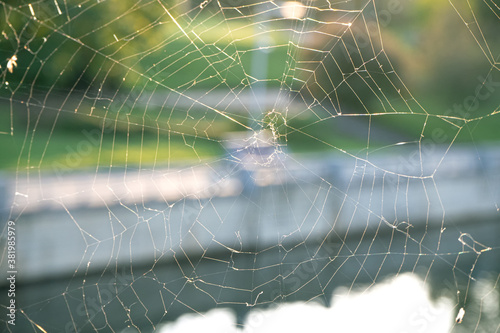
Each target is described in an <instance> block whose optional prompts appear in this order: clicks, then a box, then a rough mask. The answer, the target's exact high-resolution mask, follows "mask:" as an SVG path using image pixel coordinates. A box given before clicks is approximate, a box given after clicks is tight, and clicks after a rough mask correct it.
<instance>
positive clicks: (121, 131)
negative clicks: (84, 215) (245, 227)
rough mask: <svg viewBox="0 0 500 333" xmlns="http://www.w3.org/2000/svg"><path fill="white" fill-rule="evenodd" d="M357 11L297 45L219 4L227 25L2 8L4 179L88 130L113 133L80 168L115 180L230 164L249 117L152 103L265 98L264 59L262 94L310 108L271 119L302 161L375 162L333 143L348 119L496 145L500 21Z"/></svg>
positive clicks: (160, 5) (91, 10) (185, 18)
mask: <svg viewBox="0 0 500 333" xmlns="http://www.w3.org/2000/svg"><path fill="white" fill-rule="evenodd" d="M361 3H362V2H361V1H355V2H350V3H349V4H343V5H339V6H343V7H342V8H345V9H348V11H345V12H344V11H328V10H325V11H323V10H319V11H310V12H309V13H308V15H309V17H308V20H307V21H304V27H306V28H305V29H303V30H301V29H299V28H298V27H300V24H301V23H300V22H299V21H296V22H295V21H285V20H278V19H270V20H269V22H267V23H259V24H254V23H255V19H254V18H253V16H252V15H253V14H254V11H255V10H256V9H255V8H254V7H252V6H249V7H241V8H236V7H234V8H233V7H231V4H230V3H229V2H228V3H225V2H221V4H222V5H223V6H227V7H225V8H224V9H223V10H221V9H220V8H219V7H218V5H217V3H215V2H213V3H209V4H208V5H207V6H206V7H205V8H201V7H200V4H199V3H198V2H194V1H193V2H186V1H175V0H168V1H161V2H159V1H132V0H107V1H75V0H68V1H65V2H54V1H38V2H34V3H30V2H27V1H22V2H18V1H4V2H0V12H1V14H2V17H3V19H2V20H0V29H1V36H0V65H1V66H2V68H1V73H2V79H1V80H2V82H1V84H2V89H0V99H1V102H2V103H1V105H0V107H1V109H0V116H1V117H2V118H1V119H2V125H1V128H0V131H1V132H4V133H8V134H10V133H11V131H12V130H15V131H14V136H13V137H9V138H7V139H6V140H4V139H5V138H4V135H2V142H3V143H6V145H7V146H8V148H7V149H8V150H9V154H8V155H9V156H13V157H14V158H13V159H11V160H9V161H7V160H6V161H4V162H2V163H4V164H3V166H2V167H7V166H8V167H33V166H35V167H43V165H45V164H47V163H48V164H50V163H52V161H61V159H64V158H66V157H67V153H65V151H66V150H67V149H66V148H65V147H66V146H67V145H70V146H71V145H76V144H77V143H78V142H81V140H82V136H81V135H82V134H81V133H82V130H84V129H86V130H93V129H96V130H102V129H103V127H104V126H105V125H106V124H110V123H111V124H113V131H112V132H110V133H108V134H106V135H103V139H102V140H103V141H102V146H101V149H100V150H99V153H98V154H97V153H96V154H94V155H93V156H94V157H93V158H94V160H92V158H91V157H88V161H87V162H82V164H81V165H80V166H84V165H92V164H93V163H94V164H95V163H97V162H96V156H97V157H98V158H99V161H100V162H99V163H103V164H104V165H107V164H113V163H125V161H129V162H130V161H132V160H134V163H138V162H140V161H143V160H144V161H149V162H152V161H170V160H173V159H175V158H181V159H184V158H204V157H210V156H215V155H217V154H220V153H221V152H222V148H221V145H220V143H221V142H222V140H223V137H224V133H226V132H228V131H237V130H243V129H244V127H242V126H240V124H239V123H243V124H247V123H248V122H249V116H248V115H247V116H245V115H244V112H242V113H241V114H238V115H235V114H231V115H230V117H229V118H231V117H232V119H233V120H234V121H231V120H230V119H229V118H228V117H224V116H223V115H221V114H219V113H217V112H214V111H213V110H210V109H209V108H206V107H203V106H200V105H199V104H197V103H193V106H192V107H191V108H187V107H185V106H184V107H179V106H175V107H173V106H172V105H161V104H162V103H157V102H152V101H151V100H148V98H149V97H150V96H153V95H154V94H158V93H160V94H164V99H165V100H166V99H170V100H172V99H174V100H175V96H178V95H184V94H188V93H189V92H191V91H205V92H207V94H209V93H210V92H211V91H213V90H217V89H219V88H225V89H231V90H232V91H233V92H235V93H236V94H237V93H238V92H239V91H241V90H242V89H244V88H246V87H248V86H251V85H253V84H255V79H254V78H253V77H252V73H253V71H254V70H255V69H254V68H252V66H255V64H254V63H253V62H252V61H253V60H254V58H255V57H254V55H255V52H267V55H268V56H267V58H268V60H269V64H268V66H267V67H268V68H267V77H268V80H266V86H268V87H273V88H278V87H283V88H285V89H291V90H292V93H295V94H296V95H297V96H300V99H303V100H304V101H305V102H306V103H307V104H309V105H311V107H310V109H309V110H307V112H302V113H301V114H299V115H293V114H291V115H287V113H286V112H284V110H274V111H273V112H270V113H268V115H267V116H264V117H263V120H262V124H263V127H266V128H269V129H271V130H272V131H274V132H275V134H276V135H277V136H278V138H279V141H280V142H282V143H284V144H286V145H288V146H289V147H290V148H291V149H292V150H295V151H304V150H305V151H310V150H314V149H331V148H340V149H344V150H357V149H362V148H363V147H364V146H366V138H359V137H358V136H356V134H352V135H348V134H349V133H347V134H346V133H345V131H344V132H342V131H338V130H336V128H337V129H338V128H339V126H340V125H338V124H339V122H338V119H336V118H335V116H336V115H338V114H365V115H373V114H385V115H384V116H380V117H373V118H371V119H373V122H372V124H373V125H374V126H379V127H380V128H385V129H387V131H390V132H393V133H396V134H401V136H404V137H406V138H408V140H419V138H420V136H421V135H422V134H423V132H425V133H424V134H427V133H432V130H433V129H435V128H440V129H443V130H444V131H445V132H446V133H447V136H448V138H449V139H450V140H452V141H453V142H469V141H491V140H500V137H499V134H498V131H496V128H497V127H498V126H499V125H500V120H499V119H498V118H499V117H498V115H497V114H496V113H495V112H496V111H498V107H499V100H498V98H497V96H499V94H498V91H496V90H495V89H497V90H498V89H499V87H498V84H497V83H498V82H500V76H499V71H498V60H499V59H498V54H500V43H499V42H498V27H499V24H500V22H499V12H498V10H497V9H496V8H495V7H491V6H490V7H489V6H487V4H486V3H485V2H472V3H470V4H462V3H460V4H458V3H453V4H452V3H449V2H435V1H431V0H422V1H410V0H381V1H377V4H376V7H375V6H374V4H373V2H366V4H367V5H366V6H363V11H362V12H359V11H356V10H353V9H356V8H357V9H359V8H361V7H360V6H361ZM58 6H60V7H58ZM321 6H322V5H321V4H320V3H319V2H318V7H317V8H319V9H322V7H321ZM235 8H236V9H237V10H236V9H235ZM325 8H326V7H325ZM339 8H340V7H339ZM323 9H324V8H323ZM32 12H33V13H34V14H35V17H36V18H35V17H33V13H32ZM324 22H334V23H335V24H324ZM350 23H352V24H350ZM291 29H295V31H296V32H295V34H294V35H293V36H292V34H291V32H290V31H291ZM297 31H301V32H300V34H297ZM299 35H300V36H299ZM297 36H299V37H300V38H298V37H297ZM297 38H298V39H297ZM297 45H299V46H300V47H297ZM259 47H262V49H259ZM13 55H16V57H17V67H16V68H14V69H13V72H12V73H10V72H9V71H8V70H7V69H6V68H7V62H8V59H11V57H12V56H13ZM485 82H486V84H485ZM488 82H489V83H488ZM469 96H472V97H471V98H474V97H476V102H477V103H476V104H477V105H475V104H471V100H470V99H469V101H468V102H467V98H468V97H469ZM478 96H486V97H485V98H480V99H479V98H478ZM467 103H469V104H468V105H467ZM456 105H462V107H461V108H460V107H456ZM317 106H321V107H320V108H319V109H321V110H319V109H318V110H317V109H316V107H317ZM467 106H469V109H468V110H467ZM470 106H473V107H470ZM472 109H473V110H472ZM268 111H271V110H268ZM398 113H402V114H403V115H404V116H398V115H397V114H398ZM411 113H413V114H416V115H413V116H412V115H410V114H411ZM391 114H394V115H393V116H392V115H391ZM428 115H430V116H428ZM11 123H12V126H11ZM423 129H425V131H423ZM65 138H66V139H65ZM165 138H167V139H165ZM160 143H161V144H160ZM370 145H371V146H373V147H374V148H376V147H378V143H377V142H376V141H371V142H370ZM16 147H17V148H16ZM11 150H12V152H10V151H11ZM174 150H175V153H172V152H173V151H174ZM121 152H128V154H126V153H123V154H122V153H121ZM166 152H170V153H166ZM120 156H122V157H120ZM125 156H127V157H126V158H125ZM18 157H21V158H19V161H23V162H22V163H23V165H21V166H18V165H17V163H18V162H17V158H18Z"/></svg>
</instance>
